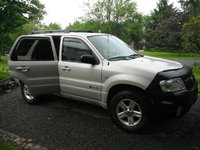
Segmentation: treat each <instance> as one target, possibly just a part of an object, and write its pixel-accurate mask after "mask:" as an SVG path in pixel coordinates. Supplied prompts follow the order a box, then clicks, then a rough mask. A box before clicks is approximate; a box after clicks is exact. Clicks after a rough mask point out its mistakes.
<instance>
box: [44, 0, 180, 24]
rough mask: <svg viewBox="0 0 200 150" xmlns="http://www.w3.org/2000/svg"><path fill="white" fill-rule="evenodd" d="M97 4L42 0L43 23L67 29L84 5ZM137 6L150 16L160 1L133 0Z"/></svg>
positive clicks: (81, 0)
mask: <svg viewBox="0 0 200 150" xmlns="http://www.w3.org/2000/svg"><path fill="white" fill-rule="evenodd" d="M88 1H90V2H95V1H97V0H40V2H41V3H43V4H45V11H46V12H47V15H45V16H44V19H43V21H42V23H44V24H49V23H51V22H53V23H54V22H56V23H58V24H60V25H61V26H62V28H65V27H66V26H68V25H69V23H73V22H74V21H75V20H77V19H78V17H80V16H83V15H84V13H85V11H84V3H86V2H88ZM133 1H134V2H136V4H137V9H138V12H141V13H142V14H144V15H147V14H149V13H150V12H151V11H152V10H153V9H154V8H155V7H156V3H157V2H158V0H133ZM177 1H178V0H169V2H170V3H174V6H179V5H178V2H177Z"/></svg>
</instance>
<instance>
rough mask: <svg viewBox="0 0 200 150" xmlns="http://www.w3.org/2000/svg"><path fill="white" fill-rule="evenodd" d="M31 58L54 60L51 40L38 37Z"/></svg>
mask: <svg viewBox="0 0 200 150" xmlns="http://www.w3.org/2000/svg"><path fill="white" fill-rule="evenodd" d="M31 59H32V60H34V61H35V60H44V61H48V60H54V57H53V51H52V47H51V42H50V40H49V39H39V40H38V41H37V44H36V46H35V48H34V51H33V54H32V57H31Z"/></svg>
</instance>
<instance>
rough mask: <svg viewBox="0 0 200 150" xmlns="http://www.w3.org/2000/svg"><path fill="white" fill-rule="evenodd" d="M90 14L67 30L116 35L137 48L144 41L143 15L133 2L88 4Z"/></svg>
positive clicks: (116, 0) (101, 0) (119, 0)
mask: <svg viewBox="0 0 200 150" xmlns="http://www.w3.org/2000/svg"><path fill="white" fill-rule="evenodd" d="M86 7H87V8H88V12H87V13H86V15H85V16H83V17H82V18H81V19H79V20H78V21H76V22H74V23H73V24H71V25H70V26H69V27H67V28H73V29H82V30H92V31H96V32H98V31H101V32H104V33H110V34H114V35H116V36H118V37H120V38H121V39H123V40H124V41H126V42H127V43H128V44H130V43H132V42H134V43H135V45H137V46H136V48H138V47H139V42H140V41H141V40H142V32H143V27H142V23H143V21H142V15H140V14H139V13H138V12H137V9H136V3H134V2H132V1H131V0H98V1H97V2H96V3H93V4H92V3H87V4H86Z"/></svg>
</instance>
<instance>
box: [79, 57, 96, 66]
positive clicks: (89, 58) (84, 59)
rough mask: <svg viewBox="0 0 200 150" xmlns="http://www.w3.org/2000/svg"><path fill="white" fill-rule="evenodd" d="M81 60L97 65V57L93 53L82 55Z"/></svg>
mask: <svg viewBox="0 0 200 150" xmlns="http://www.w3.org/2000/svg"><path fill="white" fill-rule="evenodd" d="M81 62H83V63H87V64H92V65H95V64H96V63H97V61H96V58H95V57H94V56H92V55H82V56H81Z"/></svg>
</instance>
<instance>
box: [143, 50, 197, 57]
mask: <svg viewBox="0 0 200 150" xmlns="http://www.w3.org/2000/svg"><path fill="white" fill-rule="evenodd" d="M139 53H140V54H142V55H147V56H152V57H159V58H180V59H181V58H183V59H194V58H199V59H200V54H190V53H182V54H181V55H178V54H177V53H169V52H149V51H144V52H139Z"/></svg>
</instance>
